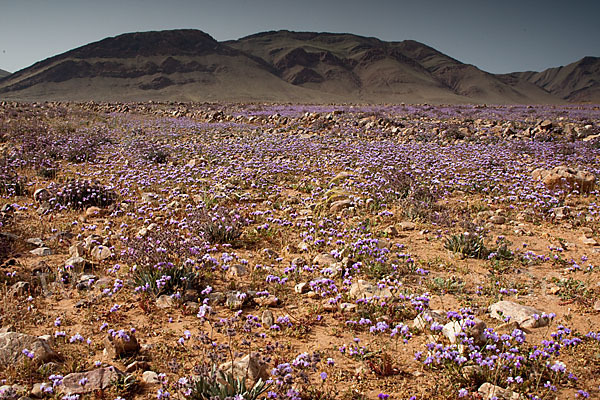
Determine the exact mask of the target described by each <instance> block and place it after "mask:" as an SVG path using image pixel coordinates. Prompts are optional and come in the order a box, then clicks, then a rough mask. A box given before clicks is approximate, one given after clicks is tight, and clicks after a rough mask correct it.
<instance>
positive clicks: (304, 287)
mask: <svg viewBox="0 0 600 400" xmlns="http://www.w3.org/2000/svg"><path fill="white" fill-rule="evenodd" d="M309 288H310V286H309V285H308V283H307V282H300V283H298V284H297V285H296V286H294V291H295V292H296V293H298V294H303V293H306V292H308V289H309Z"/></svg>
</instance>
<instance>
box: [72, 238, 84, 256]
mask: <svg viewBox="0 0 600 400" xmlns="http://www.w3.org/2000/svg"><path fill="white" fill-rule="evenodd" d="M69 255H70V256H71V257H83V256H84V255H85V247H84V246H83V243H82V242H77V243H75V244H74V245H72V246H71V247H69Z"/></svg>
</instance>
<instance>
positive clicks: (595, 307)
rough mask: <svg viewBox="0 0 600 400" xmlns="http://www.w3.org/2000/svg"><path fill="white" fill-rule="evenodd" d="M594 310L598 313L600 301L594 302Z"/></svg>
mask: <svg viewBox="0 0 600 400" xmlns="http://www.w3.org/2000/svg"><path fill="white" fill-rule="evenodd" d="M594 310H596V311H600V300H596V302H595V303H594Z"/></svg>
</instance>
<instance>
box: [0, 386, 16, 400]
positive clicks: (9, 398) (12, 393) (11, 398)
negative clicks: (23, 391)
mask: <svg viewBox="0 0 600 400" xmlns="http://www.w3.org/2000/svg"><path fill="white" fill-rule="evenodd" d="M18 398H19V394H18V393H17V389H16V388H15V387H14V386H11V385H2V386H0V400H17V399H18Z"/></svg>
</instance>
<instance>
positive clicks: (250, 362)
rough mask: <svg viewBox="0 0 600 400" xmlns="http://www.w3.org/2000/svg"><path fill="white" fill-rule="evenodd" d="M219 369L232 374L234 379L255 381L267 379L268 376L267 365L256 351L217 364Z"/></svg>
mask: <svg viewBox="0 0 600 400" xmlns="http://www.w3.org/2000/svg"><path fill="white" fill-rule="evenodd" d="M219 369H220V370H221V371H223V372H225V373H230V374H232V375H233V377H234V379H246V378H249V379H250V380H251V381H254V382H255V381H257V380H258V379H267V378H268V377H269V375H268V372H267V366H266V364H264V363H263V362H262V361H261V359H260V356H259V354H258V353H256V354H253V355H252V356H250V354H248V355H246V356H245V357H243V358H241V359H237V360H235V361H233V362H231V361H229V362H226V363H224V364H221V365H219Z"/></svg>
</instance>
